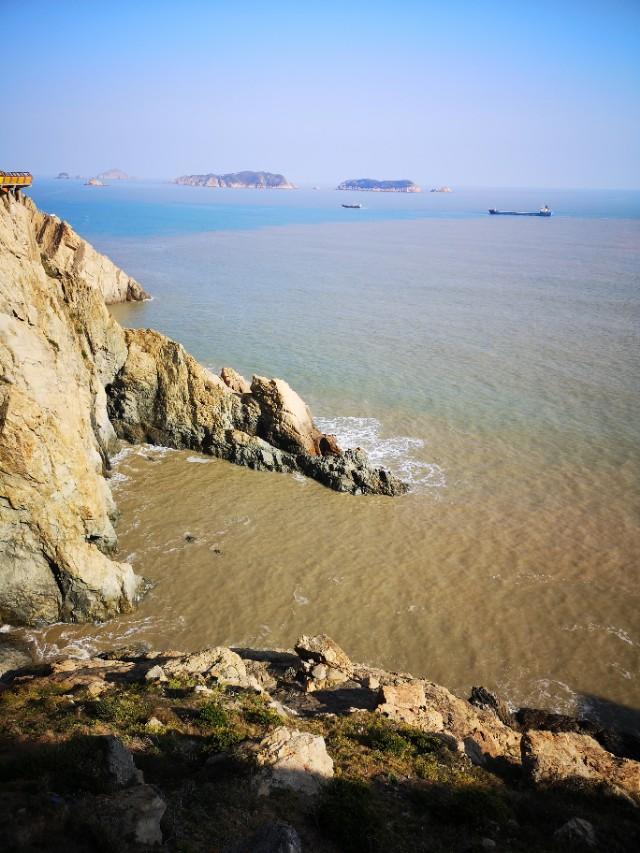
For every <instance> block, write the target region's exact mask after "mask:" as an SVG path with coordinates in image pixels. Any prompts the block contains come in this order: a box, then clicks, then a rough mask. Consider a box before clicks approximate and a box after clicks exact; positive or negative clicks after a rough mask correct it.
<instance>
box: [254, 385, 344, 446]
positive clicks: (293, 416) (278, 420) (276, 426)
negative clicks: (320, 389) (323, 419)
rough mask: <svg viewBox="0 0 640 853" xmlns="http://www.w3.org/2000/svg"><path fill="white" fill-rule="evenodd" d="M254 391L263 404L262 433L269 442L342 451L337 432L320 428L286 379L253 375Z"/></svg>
mask: <svg viewBox="0 0 640 853" xmlns="http://www.w3.org/2000/svg"><path fill="white" fill-rule="evenodd" d="M251 393H252V394H253V396H254V397H255V398H256V400H257V401H258V403H259V405H260V411H261V414H262V424H261V428H262V432H261V437H262V438H264V439H266V440H267V441H268V442H269V443H270V444H275V445H276V447H281V448H282V449H283V450H288V451H290V452H292V453H295V452H297V451H299V450H303V451H304V452H305V453H308V454H309V456H324V455H328V454H329V453H340V452H341V451H340V449H339V448H338V446H337V444H336V443H335V436H331V437H329V436H325V435H324V434H323V433H321V432H320V430H319V429H318V428H317V427H316V426H315V424H314V423H313V419H312V417H311V412H310V411H309V408H308V406H307V405H306V403H305V402H304V401H303V400H302V399H301V398H300V397H299V396H298V394H296V392H295V391H294V390H293V388H291V387H290V386H289V385H288V384H287V383H286V382H285V381H284V380H283V379H265V377H264V376H254V377H253V379H252V381H251ZM330 439H333V442H331V441H330Z"/></svg>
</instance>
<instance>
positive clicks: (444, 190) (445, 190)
mask: <svg viewBox="0 0 640 853" xmlns="http://www.w3.org/2000/svg"><path fill="white" fill-rule="evenodd" d="M431 192H432V193H452V192H453V190H452V189H451V187H433V189H432V190H431Z"/></svg>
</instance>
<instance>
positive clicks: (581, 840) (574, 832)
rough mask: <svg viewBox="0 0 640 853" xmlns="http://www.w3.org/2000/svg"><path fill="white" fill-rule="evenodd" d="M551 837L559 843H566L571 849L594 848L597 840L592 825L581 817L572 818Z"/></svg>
mask: <svg viewBox="0 0 640 853" xmlns="http://www.w3.org/2000/svg"><path fill="white" fill-rule="evenodd" d="M553 837H554V838H555V839H556V840H557V841H560V842H565V843H566V842H568V843H569V845H570V846H572V847H577V846H580V847H583V848H584V847H589V848H596V847H597V846H598V839H597V837H596V831H595V829H594V828H593V824H591V823H589V821H588V820H585V819H584V818H582V817H573V818H571V820H568V821H567V822H566V823H565V824H563V825H562V826H561V827H560V829H558V830H556V831H555V832H554V833H553Z"/></svg>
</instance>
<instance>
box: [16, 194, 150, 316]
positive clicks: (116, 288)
mask: <svg viewBox="0 0 640 853" xmlns="http://www.w3.org/2000/svg"><path fill="white" fill-rule="evenodd" d="M24 204H25V205H30V204H31V202H30V201H29V200H27V199H25V200H24ZM32 208H33V212H34V216H33V224H34V228H35V234H36V241H37V244H38V246H39V248H40V251H41V252H42V253H43V255H44V256H45V257H46V259H47V263H48V264H49V265H50V267H51V268H53V269H55V270H57V271H58V272H63V273H67V274H69V275H70V276H72V277H75V278H77V279H78V280H81V281H82V282H84V283H86V284H88V285H90V286H91V287H95V288H97V289H98V290H99V291H100V292H101V293H102V296H103V298H104V301H105V302H106V303H107V305H110V304H112V303H114V302H140V301H142V300H143V299H148V298H149V295H148V294H147V293H145V291H144V290H143V289H142V287H141V286H140V285H139V284H138V282H137V281H136V280H135V279H133V278H131V276H128V275H127V274H126V273H125V272H123V271H122V270H121V269H119V268H118V267H117V266H116V265H115V264H114V263H113V262H112V261H111V260H110V259H109V258H108V257H107V256H106V255H103V254H101V253H100V252H96V250H95V249H94V248H93V246H92V245H91V244H90V243H88V242H87V241H86V240H83V239H82V237H80V236H79V235H78V234H76V232H75V231H74V230H73V228H72V227H71V226H70V225H69V224H68V223H67V222H63V221H62V220H60V219H58V217H57V216H50V215H49V214H48V213H42V212H40V211H39V210H36V208H35V205H32Z"/></svg>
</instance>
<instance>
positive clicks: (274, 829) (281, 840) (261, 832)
mask: <svg viewBox="0 0 640 853" xmlns="http://www.w3.org/2000/svg"><path fill="white" fill-rule="evenodd" d="M222 853H302V842H301V841H300V836H299V835H298V833H297V832H296V830H295V829H294V828H293V827H292V826H290V825H289V824H288V823H282V822H281V821H278V822H277V823H266V824H263V825H262V826H260V827H258V829H257V830H256V831H255V832H254V833H253V835H251V836H250V837H249V838H246V839H244V840H243V841H239V842H237V843H236V844H232V845H230V846H229V845H227V846H226V847H224V848H223V850H222Z"/></svg>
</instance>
